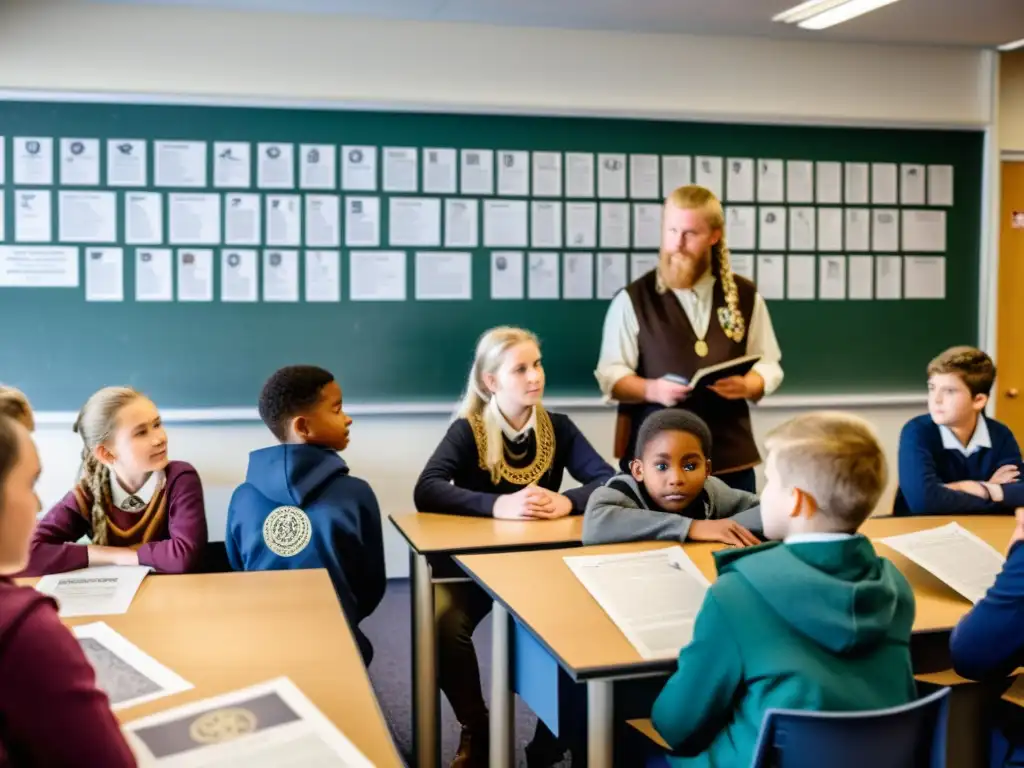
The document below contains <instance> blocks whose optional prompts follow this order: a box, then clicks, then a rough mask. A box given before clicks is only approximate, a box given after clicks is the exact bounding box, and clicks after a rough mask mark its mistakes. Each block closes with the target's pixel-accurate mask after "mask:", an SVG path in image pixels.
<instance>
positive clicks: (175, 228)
mask: <svg viewBox="0 0 1024 768" xmlns="http://www.w3.org/2000/svg"><path fill="white" fill-rule="evenodd" d="M167 205H168V207H169V208H170V211H169V212H168V218H169V219H170V242H171V243H172V244H181V245H219V244H220V195H210V194H201V193H188V192H183V193H172V194H171V195H169V196H168V203H167Z"/></svg>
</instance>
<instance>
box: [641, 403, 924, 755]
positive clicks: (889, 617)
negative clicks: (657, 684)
mask: <svg viewBox="0 0 1024 768" xmlns="http://www.w3.org/2000/svg"><path fill="white" fill-rule="evenodd" d="M766 447H767V449H768V460H767V463H766V465H765V479H766V481H767V482H766V485H765V488H764V492H763V493H762V494H761V518H762V523H763V525H764V534H765V536H766V537H767V538H768V539H772V540H773V541H771V542H770V543H767V544H762V545H760V546H756V547H748V548H745V549H726V550H722V551H719V552H717V553H715V564H716V566H717V569H718V578H717V580H716V581H715V583H714V584H713V585H712V586H711V588H710V589H709V590H708V592H707V595H706V596H705V599H704V604H703V606H702V607H701V610H700V613H699V614H698V616H697V621H696V623H695V625H694V631H693V640H692V641H691V643H690V644H689V645H687V646H686V647H685V648H683V649H682V651H681V652H680V653H679V665H678V668H677V670H676V672H675V673H674V674H673V675H672V677H671V678H670V679H669V681H668V683H666V685H665V687H664V689H663V690H662V692H661V694H660V695H659V696H658V698H657V700H656V701H655V703H654V709H653V712H652V715H651V718H652V720H653V723H654V727H655V728H656V729H657V730H658V732H659V733H660V734H661V736H662V737H663V738H664V739H665V741H666V742H668V744H669V745H670V746H671V747H672V749H673V753H672V755H671V756H669V757H668V762H669V764H670V765H672V766H674V767H675V768H698V766H699V767H700V768H727V767H728V766H740V765H749V764H750V761H751V758H752V756H753V752H754V747H755V745H756V743H757V737H758V733H759V731H760V728H761V722H762V720H763V719H764V714H765V711H766V710H768V709H771V708H783V709H807V710H819V711H832V712H842V711H853V710H865V709H878V708H882V707H893V706H897V705H900V704H906V703H907V702H909V701H912V700H913V699H914V698H915V695H916V690H915V684H914V675H913V672H912V669H911V664H910V632H911V627H912V625H913V623H914V593H913V592H912V591H911V589H910V585H909V584H908V583H907V580H906V579H905V578H904V577H903V575H902V574H901V573H900V572H899V571H898V570H896V567H895V566H894V565H893V564H892V563H890V562H889V561H888V560H886V559H885V558H882V557H879V556H878V555H877V554H876V553H875V550H874V547H872V545H871V542H870V541H869V540H868V539H867V538H866V537H865V536H864V535H863V534H860V533H858V532H857V529H858V528H860V526H861V524H862V523H863V522H864V520H865V519H866V518H867V517H868V516H869V515H870V514H871V512H872V511H873V510H874V508H875V506H876V505H877V503H878V499H879V497H880V496H881V494H882V491H883V489H884V488H885V484H886V474H887V473H886V462H885V456H884V455H883V452H882V448H881V446H880V445H879V444H878V441H877V439H876V438H875V436H874V434H873V433H872V431H871V428H870V427H869V426H868V425H867V424H866V423H865V422H863V421H862V420H860V419H857V418H856V417H853V416H847V415H843V414H833V413H811V414H806V415H803V416H798V417H797V418H795V419H792V420H790V421H789V422H787V423H785V424H783V425H782V426H780V427H778V428H777V429H776V430H775V431H774V432H773V433H772V434H770V435H769V436H768V439H767V442H766ZM822 760H823V764H825V763H827V762H828V761H827V758H826V756H824V755H823V756H822Z"/></svg>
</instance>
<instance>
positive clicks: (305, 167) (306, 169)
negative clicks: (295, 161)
mask: <svg viewBox="0 0 1024 768" xmlns="http://www.w3.org/2000/svg"><path fill="white" fill-rule="evenodd" d="M337 178H338V150H337V149H336V148H335V146H334V145H333V144H300V145H299V186H300V187H302V188H303V189H331V190H333V189H337V188H338V182H337Z"/></svg>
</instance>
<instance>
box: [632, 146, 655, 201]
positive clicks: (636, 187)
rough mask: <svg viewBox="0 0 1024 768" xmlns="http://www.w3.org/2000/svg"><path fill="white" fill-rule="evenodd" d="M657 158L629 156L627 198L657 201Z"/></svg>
mask: <svg viewBox="0 0 1024 768" xmlns="http://www.w3.org/2000/svg"><path fill="white" fill-rule="evenodd" d="M658 159H659V158H658V156H657V155H630V156H629V196H630V197H631V198H633V199H634V200H657V199H659V198H660V197H661V195H659V188H658Z"/></svg>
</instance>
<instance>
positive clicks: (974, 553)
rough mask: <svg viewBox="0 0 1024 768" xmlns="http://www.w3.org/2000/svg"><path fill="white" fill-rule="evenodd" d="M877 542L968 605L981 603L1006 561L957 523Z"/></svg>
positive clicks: (983, 541)
mask: <svg viewBox="0 0 1024 768" xmlns="http://www.w3.org/2000/svg"><path fill="white" fill-rule="evenodd" d="M879 541H880V542H881V543H883V544H885V545H886V546H888V547H890V548H892V549H895V550H896V551H897V552H899V553H900V554H901V555H903V556H904V557H906V558H907V559H908V560H912V561H913V562H915V563H917V564H918V565H919V566H921V567H922V568H924V569H925V570H926V571H928V572H929V573H931V574H933V575H934V576H937V577H938V578H939V579H941V580H942V581H944V582H945V583H946V584H948V585H949V586H951V587H952V588H953V589H955V590H956V591H957V592H959V593H960V594H961V595H963V596H964V597H966V598H967V599H968V600H970V601H971V602H972V603H977V602H978V601H979V600H981V599H982V598H983V597H984V596H985V593H986V592H987V591H988V589H989V587H991V586H992V585H993V584H994V583H995V581H996V576H997V575H998V574H999V572H1000V571H1001V570H1002V569H1003V564H1004V563H1005V562H1006V559H1005V558H1004V557H1003V556H1002V555H1001V554H999V552H997V551H996V550H995V549H994V548H993V547H992V546H991V545H990V544H989V543H988V542H987V541H985V540H984V539H982V538H980V537H978V536H977V535H975V534H973V533H971V532H970V531H968V530H967V529H966V528H964V527H963V526H961V525H960V524H959V523H947V524H946V525H942V526H939V527H937V528H928V529H926V530H923V531H915V532H914V533H905V534H902V535H899V536H887V537H886V538H884V539H879Z"/></svg>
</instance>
